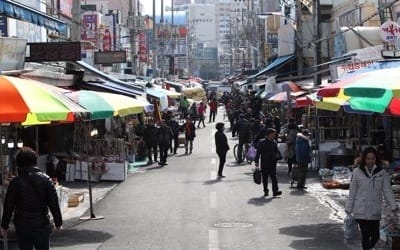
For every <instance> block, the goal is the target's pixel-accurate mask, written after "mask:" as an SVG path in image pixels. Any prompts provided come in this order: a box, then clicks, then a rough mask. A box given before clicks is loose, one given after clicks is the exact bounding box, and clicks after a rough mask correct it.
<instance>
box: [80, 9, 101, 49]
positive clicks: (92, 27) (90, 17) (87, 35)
mask: <svg viewBox="0 0 400 250" xmlns="http://www.w3.org/2000/svg"><path fill="white" fill-rule="evenodd" d="M97 19H98V15H97V14H83V15H82V24H83V29H82V31H81V40H82V41H83V49H84V50H89V49H96V46H97V26H98V22H97Z"/></svg>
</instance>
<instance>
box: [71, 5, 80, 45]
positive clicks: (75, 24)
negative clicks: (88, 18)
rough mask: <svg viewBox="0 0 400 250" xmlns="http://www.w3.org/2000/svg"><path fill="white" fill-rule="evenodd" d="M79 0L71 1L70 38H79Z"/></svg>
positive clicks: (78, 39) (73, 39)
mask: <svg viewBox="0 0 400 250" xmlns="http://www.w3.org/2000/svg"><path fill="white" fill-rule="evenodd" d="M80 10H81V7H80V0H73V2H72V10H71V12H72V24H71V40H72V41H80V40H81V26H80V24H81V13H80Z"/></svg>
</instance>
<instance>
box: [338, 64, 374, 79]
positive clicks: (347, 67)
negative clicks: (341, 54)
mask: <svg viewBox="0 0 400 250" xmlns="http://www.w3.org/2000/svg"><path fill="white" fill-rule="evenodd" d="M374 62H375V61H364V62H354V63H344V64H341V65H339V66H337V68H336V69H337V77H338V78H340V77H342V76H343V75H344V74H345V73H347V72H350V71H354V70H358V69H362V68H365V67H367V66H369V65H371V64H372V63H374Z"/></svg>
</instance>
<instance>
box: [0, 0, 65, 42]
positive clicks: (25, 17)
mask: <svg viewBox="0 0 400 250" xmlns="http://www.w3.org/2000/svg"><path fill="white" fill-rule="evenodd" d="M0 15H3V16H7V17H10V18H14V19H18V20H22V21H26V22H29V23H33V24H36V25H39V26H42V27H45V28H47V29H50V30H55V31H57V32H59V33H61V34H66V33H67V24H66V23H64V22H62V21H60V20H58V19H57V18H54V17H52V16H49V15H46V14H45V13H43V12H41V11H37V10H35V9H33V8H30V7H28V6H26V5H23V4H20V3H17V2H9V1H6V0H0Z"/></svg>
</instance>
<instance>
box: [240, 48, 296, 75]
mask: <svg viewBox="0 0 400 250" xmlns="http://www.w3.org/2000/svg"><path fill="white" fill-rule="evenodd" d="M295 57H296V56H295V55H293V54H290V55H286V56H280V57H278V58H276V59H275V60H274V61H273V62H272V63H271V64H269V65H268V67H266V68H265V69H263V70H261V71H259V72H258V73H257V74H254V75H251V76H249V77H248V78H247V79H248V80H252V79H254V78H257V77H259V76H260V75H263V74H266V73H268V72H269V71H272V70H275V69H278V68H279V67H280V66H282V65H284V64H286V63H287V62H289V61H291V60H293V59H294V58H295Z"/></svg>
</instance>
